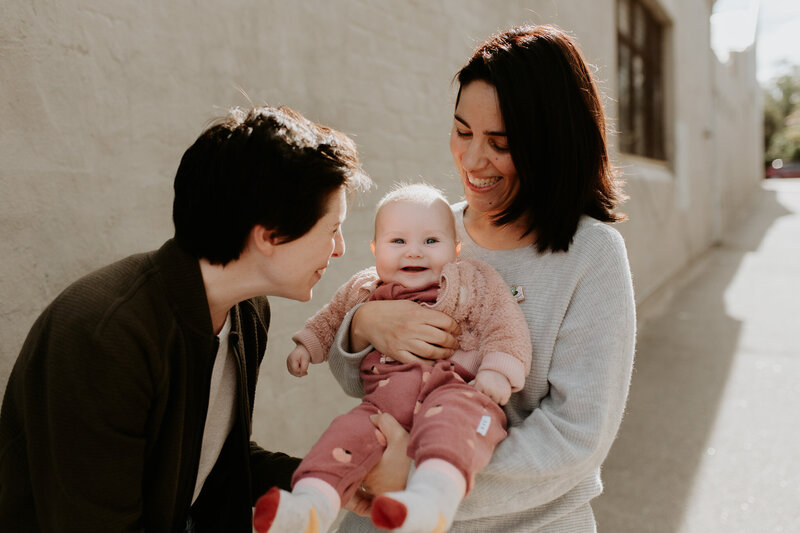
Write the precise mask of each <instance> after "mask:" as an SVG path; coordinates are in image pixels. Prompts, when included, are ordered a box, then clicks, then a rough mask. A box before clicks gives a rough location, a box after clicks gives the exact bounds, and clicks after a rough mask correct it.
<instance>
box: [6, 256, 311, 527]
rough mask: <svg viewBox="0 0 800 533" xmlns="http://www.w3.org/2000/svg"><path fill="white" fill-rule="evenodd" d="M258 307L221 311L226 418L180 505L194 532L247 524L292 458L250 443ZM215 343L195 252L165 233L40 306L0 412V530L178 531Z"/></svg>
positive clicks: (263, 315)
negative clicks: (231, 410)
mask: <svg viewBox="0 0 800 533" xmlns="http://www.w3.org/2000/svg"><path fill="white" fill-rule="evenodd" d="M268 325H269V304H268V302H267V300H266V298H257V299H252V300H247V301H245V302H242V303H240V304H239V305H237V306H236V307H234V308H233V312H232V324H231V333H230V342H231V350H232V353H233V354H234V355H235V358H236V362H237V365H238V371H239V382H238V392H237V394H238V398H237V412H236V420H235V423H234V427H233V429H232V431H231V434H230V436H229V437H228V439H227V441H226V443H225V446H224V448H223V450H222V452H221V454H220V458H219V460H218V461H217V463H216V465H215V467H214V469H213V470H212V472H211V474H210V475H209V477H208V479H207V480H206V482H205V484H204V488H203V491H202V493H201V494H200V496H199V497H198V499H197V501H196V502H195V505H194V506H193V507H192V510H191V514H192V517H193V519H194V520H195V522H197V525H198V533H206V532H209V531H226V532H227V531H242V532H248V533H250V532H251V507H252V505H253V502H254V500H255V499H256V498H258V496H260V495H261V494H262V493H264V492H266V490H267V489H268V488H269V487H271V486H272V485H278V486H281V487H283V488H288V486H289V483H290V478H291V474H292V472H293V471H294V469H295V468H296V466H297V464H298V462H299V460H298V459H294V458H291V457H288V456H286V455H284V454H280V453H271V452H267V451H264V450H262V449H260V448H259V447H258V446H257V445H255V444H254V443H252V442H250V430H251V421H252V413H253V398H254V395H255V390H256V379H257V377H258V368H259V364H260V362H261V359H262V358H263V356H264V352H265V350H266V346H267V327H268ZM217 344H218V340H217V337H216V335H214V333H213V330H212V326H211V318H210V314H209V309H208V303H207V300H206V295H205V289H204V286H203V280H202V277H201V274H200V268H199V265H198V262H197V260H195V259H193V258H192V257H190V256H189V255H187V254H186V253H184V252H183V251H182V250H181V248H180V247H179V246H178V245H177V244H176V243H175V242H174V241H168V242H167V243H166V244H164V246H163V247H161V249H159V250H158V251H155V252H151V253H147V254H140V255H134V256H131V257H128V258H127V259H123V260H122V261H119V262H117V263H114V264H112V265H109V266H107V267H105V268H102V269H100V270H98V271H96V272H94V273H92V274H89V275H88V276H86V277H84V278H82V279H80V280H78V281H77V282H75V283H74V284H72V285H71V286H70V287H68V288H67V289H66V290H65V291H64V292H63V293H62V294H61V295H60V296H58V298H56V300H55V301H54V302H53V303H52V304H50V306H48V307H47V309H45V311H44V312H43V313H42V315H41V316H40V317H39V319H38V320H37V321H36V323H35V324H34V326H33V328H32V329H31V331H30V333H29V334H28V338H27V339H26V341H25V344H24V345H23V347H22V351H21V353H20V355H19V358H18V360H17V362H16V364H15V366H14V369H13V371H12V373H11V376H10V378H9V382H8V385H7V387H6V391H5V398H4V401H3V406H2V412H0V531H3V532H17V531H24V532H28V531H48V532H49V531H54V532H55V531H76V532H77V531H80V532H82V533H89V532H94V531H98V532H100V531H102V532H104V533H106V532H111V531H113V532H117V531H148V532H161V531H164V532H168V531H182V530H183V526H184V524H185V521H186V517H187V513H188V512H189V505H190V503H191V498H192V493H193V490H194V485H195V478H196V475H197V465H198V460H199V454H200V445H201V442H202V435H203V426H204V424H205V418H206V409H207V405H208V394H209V383H210V378H211V370H212V366H213V361H214V358H215V356H216V353H217Z"/></svg>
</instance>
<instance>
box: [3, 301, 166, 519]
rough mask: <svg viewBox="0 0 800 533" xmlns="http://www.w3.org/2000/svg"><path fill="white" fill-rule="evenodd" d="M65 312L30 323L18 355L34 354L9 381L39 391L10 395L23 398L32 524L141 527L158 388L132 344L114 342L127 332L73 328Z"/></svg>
mask: <svg viewBox="0 0 800 533" xmlns="http://www.w3.org/2000/svg"><path fill="white" fill-rule="evenodd" d="M63 307H64V306H62V309H60V310H59V311H58V313H54V312H50V313H48V312H47V311H46V312H45V315H43V316H42V317H40V319H39V321H37V323H36V325H34V328H33V329H32V330H31V333H30V335H29V336H28V340H27V341H26V343H25V346H24V347H23V352H26V353H27V354H29V355H30V354H33V353H34V352H35V353H36V355H35V356H34V357H33V358H31V359H29V364H28V366H27V368H26V371H25V375H24V376H19V378H20V379H19V380H17V381H16V382H15V384H14V388H15V390H17V391H19V389H18V388H19V387H22V388H23V389H28V390H35V389H39V396H38V397H33V395H30V394H25V393H24V390H23V393H22V394H17V395H15V396H16V397H17V398H22V397H24V398H25V400H21V401H22V402H24V403H21V404H20V408H21V409H24V410H25V416H26V433H27V439H28V453H29V454H30V456H29V457H30V459H31V460H30V461H28V465H27V467H28V470H29V472H28V476H29V479H30V484H31V490H32V492H33V494H34V497H35V500H36V515H37V520H38V528H39V529H41V530H42V531H53V532H59V531H87V532H88V531H141V528H142V520H141V519H142V512H143V508H144V500H143V494H142V486H143V485H144V479H143V478H144V474H145V467H144V466H145V457H146V454H147V451H148V441H147V436H146V435H147V432H148V430H149V425H148V423H149V416H150V413H151V409H152V408H153V400H152V399H153V397H154V396H155V395H157V394H159V392H161V390H160V388H161V387H160V385H163V383H159V382H158V381H154V380H152V379H151V377H152V374H151V371H152V370H154V369H153V367H152V365H148V363H147V359H146V358H145V357H143V355H142V349H141V347H140V346H139V345H135V344H134V343H132V342H120V340H123V339H124V340H126V341H127V340H129V339H132V338H136V336H135V335H134V336H132V335H131V334H130V332H129V331H126V329H125V328H120V327H114V326H111V327H106V328H101V327H98V326H97V324H94V326H92V325H91V324H87V323H76V321H77V320H80V319H75V320H71V319H70V315H71V314H73V315H78V314H79V313H78V311H77V309H78V308H77V307H69V308H63ZM54 314H57V315H58V317H57V318H55V317H54ZM84 322H85V321H84ZM100 329H102V331H101V332H100V333H98V330H100ZM93 330H94V331H93ZM140 340H141V339H140ZM21 357H22V356H21ZM155 373H156V374H158V371H156V372H155ZM4 407H5V406H4ZM45 443H47V445H46V446H45ZM34 453H35V455H34ZM5 490H9V491H14V490H17V489H15V488H14V487H3V491H5Z"/></svg>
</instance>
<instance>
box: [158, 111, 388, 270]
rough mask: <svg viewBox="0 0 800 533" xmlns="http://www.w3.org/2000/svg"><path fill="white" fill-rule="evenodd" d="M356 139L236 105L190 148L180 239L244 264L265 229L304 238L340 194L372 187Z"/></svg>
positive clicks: (180, 194) (181, 188)
mask: <svg viewBox="0 0 800 533" xmlns="http://www.w3.org/2000/svg"><path fill="white" fill-rule="evenodd" d="M371 184H372V182H371V180H370V179H369V178H368V177H367V176H366V174H364V172H363V171H362V169H361V166H360V164H359V161H358V154H357V152H356V147H355V144H354V143H353V141H352V140H351V139H350V138H349V137H347V136H346V135H344V134H343V133H340V132H338V131H335V130H333V129H330V128H328V127H325V126H322V125H320V124H316V123H314V122H311V121H310V120H308V119H306V118H305V117H303V116H302V115H301V114H300V113H298V112H297V111H294V110H293V109H290V108H288V107H268V106H265V107H256V108H253V109H250V110H249V111H245V110H242V109H239V108H234V109H232V110H231V112H230V113H229V114H228V116H227V117H225V118H223V119H221V120H218V121H217V122H216V123H214V124H212V125H211V126H210V127H209V128H207V129H206V130H205V131H204V132H203V133H202V134H201V135H200V137H199V138H198V139H197V140H196V141H195V143H194V144H193V145H192V146H191V147H189V149H188V150H186V153H184V154H183V158H182V159H181V163H180V166H179V167H178V172H177V174H176V176H175V184H174V186H175V200H174V202H173V209H172V218H173V222H174V223H175V240H176V241H177V242H178V244H179V245H181V247H183V248H184V249H185V250H186V251H187V252H188V253H190V254H192V255H193V256H195V257H197V258H198V259H199V258H205V259H207V260H208V261H209V262H211V263H212V264H222V265H225V264H227V263H228V262H230V261H232V260H235V259H238V258H239V256H240V255H241V253H242V250H243V249H244V246H245V243H246V240H247V236H248V235H249V233H250V231H251V230H252V229H253V228H254V227H255V226H257V225H261V226H264V227H266V228H268V229H270V230H272V231H274V232H275V235H276V237H278V239H279V242H289V241H292V240H294V239H297V238H299V237H301V236H303V235H304V234H305V233H306V232H308V230H310V229H311V228H312V227H313V226H314V224H316V222H317V221H318V220H319V219H320V218H322V217H323V216H324V215H325V212H326V209H327V201H328V199H329V197H330V195H331V194H332V193H334V192H335V191H337V190H339V189H340V188H341V187H344V188H345V189H346V190H347V191H348V192H350V191H352V190H357V189H368V188H369V187H370V186H371Z"/></svg>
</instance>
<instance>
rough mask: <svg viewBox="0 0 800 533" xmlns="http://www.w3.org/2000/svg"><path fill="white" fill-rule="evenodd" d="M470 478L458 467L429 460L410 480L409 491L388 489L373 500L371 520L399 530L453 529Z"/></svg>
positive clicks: (413, 532)
mask: <svg viewBox="0 0 800 533" xmlns="http://www.w3.org/2000/svg"><path fill="white" fill-rule="evenodd" d="M466 489H467V481H466V479H464V476H463V475H462V474H461V471H460V470H458V469H457V468H456V467H455V466H453V465H452V464H450V463H448V462H447V461H443V460H441V459H428V460H427V461H424V462H423V463H422V464H420V465H419V468H417V469H416V470H415V471H414V473H413V474H412V475H411V478H409V480H408V485H407V486H406V490H404V491H401V492H387V493H386V494H382V495H380V496H378V497H376V498H375V500H374V501H373V502H372V517H371V518H372V523H373V524H375V526H377V527H379V528H383V529H388V530H390V531H395V532H397V533H419V532H428V533H442V532H444V531H447V530H448V529H449V528H450V525H451V524H452V523H453V517H454V516H455V514H456V511H457V510H458V505H459V504H460V503H461V500H462V499H463V498H464V495H465V494H466Z"/></svg>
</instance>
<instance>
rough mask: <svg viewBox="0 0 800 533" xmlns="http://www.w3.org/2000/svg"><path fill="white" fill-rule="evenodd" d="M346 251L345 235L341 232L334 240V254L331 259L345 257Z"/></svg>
mask: <svg viewBox="0 0 800 533" xmlns="http://www.w3.org/2000/svg"><path fill="white" fill-rule="evenodd" d="M344 249H345V246H344V235H342V232H341V231H339V233H337V234H336V236H335V237H334V240H333V253H332V254H331V257H342V256H343V255H344Z"/></svg>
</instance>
